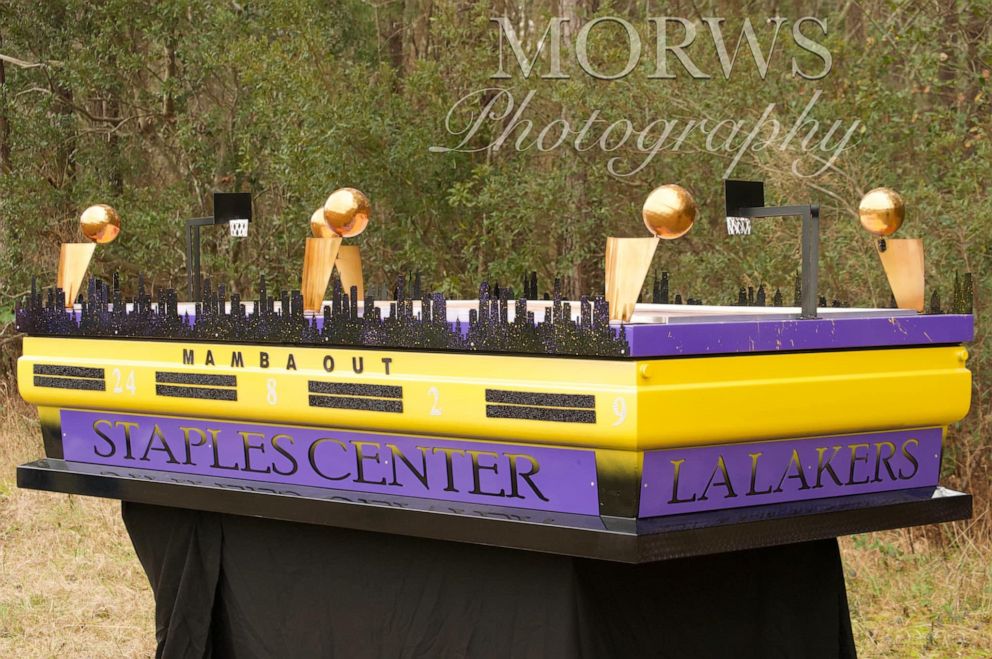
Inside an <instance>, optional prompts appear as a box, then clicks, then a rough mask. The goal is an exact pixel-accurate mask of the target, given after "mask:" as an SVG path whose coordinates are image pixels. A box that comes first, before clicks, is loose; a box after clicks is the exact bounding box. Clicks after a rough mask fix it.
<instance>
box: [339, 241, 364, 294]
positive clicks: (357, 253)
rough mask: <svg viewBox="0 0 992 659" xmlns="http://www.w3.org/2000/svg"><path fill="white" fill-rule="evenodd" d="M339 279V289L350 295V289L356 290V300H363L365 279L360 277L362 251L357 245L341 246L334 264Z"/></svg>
mask: <svg viewBox="0 0 992 659" xmlns="http://www.w3.org/2000/svg"><path fill="white" fill-rule="evenodd" d="M334 267H336V268H337V269H338V275H340V277H341V288H342V289H343V290H344V292H345V293H346V294H347V293H350V292H351V287H352V286H355V287H356V288H358V299H359V300H364V299H365V278H364V277H363V276H362V250H361V249H360V248H359V247H358V245H342V246H341V247H340V248H339V249H338V258H337V261H335V262H334Z"/></svg>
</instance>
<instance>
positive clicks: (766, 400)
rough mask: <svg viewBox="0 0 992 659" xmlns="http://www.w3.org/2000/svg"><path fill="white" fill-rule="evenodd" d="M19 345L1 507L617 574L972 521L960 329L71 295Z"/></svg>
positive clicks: (759, 314)
mask: <svg viewBox="0 0 992 659" xmlns="http://www.w3.org/2000/svg"><path fill="white" fill-rule="evenodd" d="M411 297H413V296H411ZM539 319H543V320H539ZM18 325H19V327H20V328H21V330H22V331H24V332H26V333H27V335H28V336H27V338H25V340H24V354H23V357H21V359H20V360H19V363H18V383H19V387H20V391H21V394H22V396H23V397H24V398H25V400H27V401H28V402H30V403H32V404H34V405H37V406H38V409H39V414H40V418H41V426H42V432H43V438H44V446H45V453H46V458H45V459H43V460H39V461H36V462H34V463H30V464H27V465H23V466H22V467H21V468H20V470H19V473H18V479H19V481H18V482H19V484H20V485H21V486H22V487H30V488H38V489H49V490H57V491H64V492H77V493H84V494H92V495H97V496H107V497H115V498H120V499H124V500H133V501H142V502H147V503H156V504H163V505H175V506H182V507H190V508H197V509H205V510H215V511H223V512H233V513H238V514H248V515H261V516H266V517H273V518H278V519H291V520H297V521H306V522H313V523H323V524H333V525H340V526H345V527H351V528H360V529H369V530H379V531H386V532H393V533H404V534H412V535H421V536H425V537H434V538H445V539H451V540H459V541H467V542H478V543H485V544H496V545H503V546H510V547H519V548H525V549H534V550H540V551H551V552H558V553H565V554H573V555H580V556H591V557H597V558H607V559H612V560H622V561H631V562H640V561H647V560H656V559H659V558H666V557H671V556H683V555H691V554H699V553H710V552H715V551H723V550H729V549H736V548H744V547H753V546H760V545H767V544H776V543H783V542H790V541H796V540H803V539H812V538H821V537H832V536H836V535H840V534H845V533H853V532H861V531H868V530H875V529H882V528H892V527H898V526H905V525H911V524H921V523H930V522H939V521H946V520H951V519H960V518H963V517H967V516H969V515H970V506H971V499H970V497H969V496H968V495H966V494H961V493H956V492H951V491H949V490H946V489H944V488H941V487H940V485H939V481H940V467H941V455H942V446H943V443H944V438H945V433H946V431H947V428H948V426H950V425H952V424H954V423H956V422H958V421H959V420H961V419H962V418H963V417H964V416H965V415H966V414H967V412H968V408H969V404H970V398H971V375H970V372H969V371H968V369H967V367H966V361H967V357H968V354H967V351H966V349H965V348H964V347H963V344H965V343H967V342H968V341H970V340H971V339H972V338H973V323H972V317H971V315H970V314H967V313H956V314H944V313H936V314H920V313H917V312H915V311H903V310H897V309H847V308H821V309H819V310H818V313H817V318H813V319H810V318H799V309H798V308H793V307H765V306H762V307H758V306H751V307H748V306H728V307H708V306H702V305H677V304H676V305H668V304H639V305H637V307H636V309H635V311H634V314H633V316H632V318H630V320H629V321H628V322H626V323H623V324H618V323H615V322H614V323H611V322H609V320H608V318H607V317H606V315H605V309H604V307H603V303H602V300H592V301H590V300H587V299H583V300H578V301H573V302H567V301H563V300H561V299H560V298H559V297H558V296H556V297H555V299H551V300H517V301H514V300H511V299H508V296H507V295H506V294H503V295H498V294H497V295H491V294H490V293H489V291H488V289H487V288H486V287H483V288H482V289H481V292H480V299H479V300H477V301H448V300H445V299H444V298H443V296H440V295H428V296H416V297H414V299H406V298H405V297H404V295H403V293H402V287H400V290H399V293H398V297H397V299H394V300H391V301H389V302H385V303H383V302H376V301H375V300H373V299H372V298H371V297H368V298H366V299H364V300H361V299H357V297H356V295H355V293H354V292H352V295H351V296H348V295H345V294H343V293H342V292H341V291H340V290H339V289H338V290H335V295H334V298H333V299H332V300H331V301H330V302H328V304H327V305H326V307H325V308H324V312H323V313H322V314H317V315H313V314H306V313H304V312H303V310H302V308H301V306H300V299H299V296H298V295H296V294H280V295H277V296H276V297H275V298H270V297H268V295H267V293H266V291H265V285H264V282H263V283H262V284H261V285H260V295H259V300H258V301H256V302H243V301H242V300H241V299H240V298H239V297H237V296H232V297H231V298H228V297H227V295H226V294H225V293H224V291H223V290H219V291H210V289H209V287H208V288H207V290H206V292H205V293H204V295H203V298H202V300H201V301H200V302H198V303H197V304H195V305H186V304H179V303H178V302H177V301H176V300H175V295H174V294H173V293H171V292H165V293H160V294H159V296H158V298H157V300H155V301H153V300H152V298H151V296H149V295H146V294H145V293H144V291H143V288H141V289H139V291H138V293H137V296H136V297H135V298H134V299H132V300H130V301H128V300H126V299H124V297H123V295H122V293H121V291H120V288H119V285H117V284H116V283H115V285H114V286H113V287H111V286H108V285H105V284H103V283H100V282H91V284H90V286H89V290H88V295H87V296H86V300H85V302H84V304H82V305H76V307H75V308H71V309H69V310H65V308H64V304H62V301H61V300H59V299H57V295H53V293H52V292H49V293H48V294H47V299H46V297H45V295H44V294H41V293H33V294H32V295H31V297H30V298H29V299H28V300H26V301H25V303H24V304H22V305H21V307H20V308H19V309H18Z"/></svg>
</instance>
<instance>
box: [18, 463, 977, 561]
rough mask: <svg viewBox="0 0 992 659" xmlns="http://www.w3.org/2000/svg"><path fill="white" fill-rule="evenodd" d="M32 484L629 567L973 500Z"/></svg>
mask: <svg viewBox="0 0 992 659" xmlns="http://www.w3.org/2000/svg"><path fill="white" fill-rule="evenodd" d="M17 485H18V486H19V487H22V488H28V489H34V490H46V491H51V492H64V493H68V494H81V495H86V496H96V497H103V498H109V499H120V500H122V501H131V502H136V503H146V504H153V505H159V506H171V507H175V508H186V509H191V510H203V511H209V512H218V513H230V514H234V515H247V516H252V517H264V518H269V519H277V520H285V521H291V522H304V523H308V524H321V525H326V526H337V527H342V528H348V529H357V530H362V531H378V532H382V533H393V534H399V535H405V536H413V537H421V538H431V539H436V540H449V541H453V542H466V543H472V544H481V545H492V546H498V547H506V548H510V549H525V550H530V551H538V552H545V553H551V554H563V555H568V556H578V557H584V558H594V559H601V560H608V561H619V562H623V563H648V562H652V561H660V560H665V559H671V558H681V557H687V556H701V555H706V554H717V553H723V552H729V551H737V550H742V549H753V548H758V547H770V546H776V545H784V544H791V543H797V542H806V541H810V540H822V539H825V538H835V537H837V536H842V535H849V534H852V533H866V532H869V531H881V530H885V529H894V528H902V527H906V526H918V525H921V524H935V523H940V522H950V521H955V520H961V519H968V518H969V517H971V513H972V497H971V495H970V494H965V493H962V492H955V491H953V490H948V489H946V488H942V487H938V488H936V489H932V488H923V489H915V490H900V491H896V492H884V493H877V494H864V495H853V496H847V497H836V498H831V499H819V500H815V501H803V502H796V503H784V504H774V505H766V506H755V507H751V508H738V509H733V510H722V511H713V512H704V513H690V514H685V515H677V516H671V517H658V518H652V519H640V520H635V519H628V518H618V517H593V516H585V515H570V514H560V513H545V512H539V511H532V510H523V509H519V508H505V507H499V506H478V505H470V504H458V503H454V504H452V503H447V502H435V501H430V500H427V499H416V498H411V497H398V496H385V495H367V496H366V495H362V494H356V493H355V492H346V491H341V490H327V489H321V488H311V487H298V486H282V485H279V484H271V486H269V485H266V484H264V483H259V482H257V481H243V480H239V479H235V478H217V477H209V476H196V475H187V474H175V473H167V472H160V471H151V470H140V469H132V470H128V469H113V468H107V467H104V466H99V465H90V464H85V463H79V462H69V461H66V460H58V459H53V458H48V459H43V460H36V461H35V462H29V463H27V464H23V465H21V466H20V467H18V468H17Z"/></svg>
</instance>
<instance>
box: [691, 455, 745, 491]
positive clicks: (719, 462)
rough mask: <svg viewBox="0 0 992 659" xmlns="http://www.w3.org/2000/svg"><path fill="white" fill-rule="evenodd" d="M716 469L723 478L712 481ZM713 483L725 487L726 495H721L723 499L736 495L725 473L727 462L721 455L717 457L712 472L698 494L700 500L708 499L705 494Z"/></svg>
mask: <svg viewBox="0 0 992 659" xmlns="http://www.w3.org/2000/svg"><path fill="white" fill-rule="evenodd" d="M717 471H719V472H720V473H721V474H722V475H723V480H722V481H716V482H713V478H714V477H715V476H716V472H717ZM713 485H723V486H724V487H725V488H727V495H726V496H725V497H723V498H724V499H733V498H734V497H736V496H737V493H736V492H734V486H733V484H732V483H731V482H730V474H728V473H727V463H726V462H724V460H723V456H722V455H721V456H719V457H718V458H717V461H716V466H715V467H713V473H711V474H710V479H709V480H708V481H707V482H706V487H704V488H703V493H702V494H700V495H699V500H700V501H706V500H707V499H708V497H707V496H706V495H707V493H708V492H709V491H710V487H711V486H713Z"/></svg>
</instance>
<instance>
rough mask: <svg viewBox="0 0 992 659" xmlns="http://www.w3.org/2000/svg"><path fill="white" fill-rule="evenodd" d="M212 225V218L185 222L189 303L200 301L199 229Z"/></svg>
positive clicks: (196, 218) (199, 218)
mask: <svg viewBox="0 0 992 659" xmlns="http://www.w3.org/2000/svg"><path fill="white" fill-rule="evenodd" d="M213 223H214V218H212V217H195V218H193V219H192V220H186V283H187V285H188V286H189V294H190V301H191V302H198V301H199V300H200V279H201V276H200V227H203V226H209V225H211V224H213Z"/></svg>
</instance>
